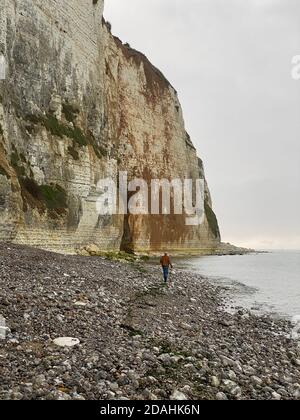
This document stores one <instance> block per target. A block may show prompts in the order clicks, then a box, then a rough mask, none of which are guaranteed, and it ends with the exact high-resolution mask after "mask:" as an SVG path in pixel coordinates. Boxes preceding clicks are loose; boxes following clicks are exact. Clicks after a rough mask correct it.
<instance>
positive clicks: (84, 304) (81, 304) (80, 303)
mask: <svg viewBox="0 0 300 420" xmlns="http://www.w3.org/2000/svg"><path fill="white" fill-rule="evenodd" d="M74 305H75V306H78V307H84V306H87V303H86V302H75V303H74Z"/></svg>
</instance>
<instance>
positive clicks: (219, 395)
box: [216, 392, 228, 401]
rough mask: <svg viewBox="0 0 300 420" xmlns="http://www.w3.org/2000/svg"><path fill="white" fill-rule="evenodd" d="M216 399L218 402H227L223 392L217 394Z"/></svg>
mask: <svg viewBox="0 0 300 420" xmlns="http://www.w3.org/2000/svg"><path fill="white" fill-rule="evenodd" d="M216 399H217V400H218V401H227V400H228V398H227V396H226V395H225V394H224V392H218V393H217V396H216Z"/></svg>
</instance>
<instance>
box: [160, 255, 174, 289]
mask: <svg viewBox="0 0 300 420" xmlns="http://www.w3.org/2000/svg"><path fill="white" fill-rule="evenodd" d="M160 265H161V266H162V269H163V275H164V281H165V283H167V282H168V278H169V269H170V267H171V268H173V265H172V263H171V259H170V257H169V255H168V254H167V253H165V254H164V255H163V256H162V257H161V259H160Z"/></svg>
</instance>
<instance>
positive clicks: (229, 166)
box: [105, 0, 300, 249]
mask: <svg viewBox="0 0 300 420" xmlns="http://www.w3.org/2000/svg"><path fill="white" fill-rule="evenodd" d="M299 16H300V1H299V0H126V1H124V0H106V5H105V17H106V18H107V19H108V20H109V21H111V23H112V27H113V33H114V34H115V35H117V36H119V37H120V38H121V39H122V40H123V41H124V42H129V43H130V44H131V45H132V47H134V48H136V49H139V50H141V51H143V52H144V53H145V54H146V55H147V56H148V58H149V59H150V60H151V61H152V62H153V63H154V64H155V65H156V66H157V67H159V68H160V69H161V70H162V71H163V72H164V73H165V75H166V76H167V78H168V79H169V80H170V81H171V83H172V84H173V85H174V86H175V88H176V89H177V90H178V93H179V97H180V100H181V103H182V106H183V110H184V116H185V121H186V127H187V130H188V131H189V133H190V134H191V137H192V139H193V142H194V144H195V145H196V147H197V149H198V153H199V155H200V156H201V157H202V158H203V159H204V162H205V166H206V175H207V178H208V182H209V185H210V189H211V192H212V196H213V201H214V208H215V210H216V213H217V215H218V219H219V222H220V227H221V230H222V236H223V240H224V241H230V242H233V243H235V244H238V245H245V246H254V247H257V248H298V249H300V221H299V218H300V191H299V190H300V141H299V140H300V139H299V137H300V118H299V111H300V81H295V80H293V79H292V77H291V69H292V66H291V60H292V57H293V56H295V55H300V19H299Z"/></svg>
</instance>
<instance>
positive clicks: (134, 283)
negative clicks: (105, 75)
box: [0, 244, 300, 400]
mask: <svg viewBox="0 0 300 420" xmlns="http://www.w3.org/2000/svg"><path fill="white" fill-rule="evenodd" d="M0 314H1V315H2V316H3V317H4V318H5V320H6V326H7V327H8V328H9V329H10V332H8V334H7V336H6V339H5V340H0V370H1V377H0V399H17V400H19V399H62V400H64V399H75V400H78V399H101V400H109V399H121V400H122V399H124V400H125V399H130V400H133V399H148V400H149V399H154V400H155V399H184V398H185V399H188V400H189V399H190V400H193V399H224V400H225V399H274V400H278V399H300V384H299V382H300V367H299V365H300V348H299V347H297V342H295V341H292V340H291V339H290V338H288V337H289V334H290V328H291V327H290V325H289V323H288V322H285V321H280V320H278V321H275V320H271V319H269V318H267V317H263V318H261V317H260V318H259V317H254V316H252V315H250V314H248V313H245V312H239V313H238V314H236V315H229V314H227V313H225V312H224V311H223V309H222V297H221V289H217V288H216V287H215V286H212V285H211V284H209V282H207V281H205V280H203V279H201V278H199V277H197V276H194V275H192V274H189V273H187V272H184V271H178V272H177V274H176V275H174V277H173V284H172V286H171V287H170V288H165V287H164V286H163V284H162V282H161V273H160V269H159V267H157V268H156V267H151V266H150V267H148V266H145V265H142V264H141V263H127V264H125V263H121V262H120V263H118V262H111V261H108V260H105V259H101V258H99V257H96V258H92V257H91V258H87V257H78V256H62V255H58V254H52V253H47V252H44V251H40V250H36V249H32V248H29V247H21V246H17V245H11V244H1V245H0ZM62 337H70V338H71V337H73V338H74V339H78V340H80V344H79V345H75V346H72V347H63V346H59V345H56V344H54V341H53V340H55V339H58V338H62Z"/></svg>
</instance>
